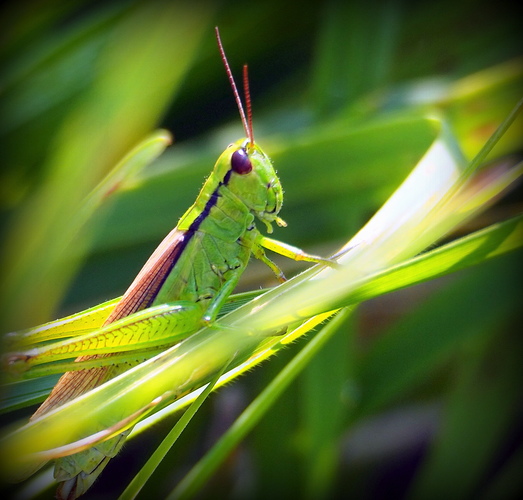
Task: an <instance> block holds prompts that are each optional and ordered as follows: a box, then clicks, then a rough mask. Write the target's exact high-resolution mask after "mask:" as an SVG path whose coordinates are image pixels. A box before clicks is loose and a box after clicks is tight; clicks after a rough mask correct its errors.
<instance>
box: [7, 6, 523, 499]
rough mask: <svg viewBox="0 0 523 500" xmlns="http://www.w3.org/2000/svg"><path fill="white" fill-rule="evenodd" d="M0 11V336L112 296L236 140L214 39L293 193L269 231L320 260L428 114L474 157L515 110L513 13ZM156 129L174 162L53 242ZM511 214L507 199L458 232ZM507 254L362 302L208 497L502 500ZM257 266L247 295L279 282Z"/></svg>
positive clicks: (255, 379) (245, 397) (208, 437)
mask: <svg viewBox="0 0 523 500" xmlns="http://www.w3.org/2000/svg"><path fill="white" fill-rule="evenodd" d="M2 9H3V13H2V15H1V16H0V17H1V18H2V19H3V21H2V25H3V27H2V48H1V50H2V53H1V57H2V59H1V60H2V63H1V82H2V84H1V87H0V88H1V113H0V138H1V139H0V140H1V141H2V142H1V144H2V172H1V175H2V181H1V203H2V233H3V236H2V241H3V243H4V244H3V249H4V259H3V262H2V266H3V267H2V275H3V277H4V278H3V280H2V281H3V282H4V287H3V293H2V319H3V325H4V326H3V328H2V330H3V331H7V330H8V329H11V328H22V327H26V326H31V325H34V324H36V323H38V322H42V321H45V320H48V319H51V318H53V317H56V316H58V315H60V314H61V313H65V312H73V311H77V310H79V309H80V308H82V307H85V306H88V305H93V304H95V303H97V302H99V301H101V300H105V299H109V298H112V297H113V296H116V295H118V294H120V293H122V292H123V291H124V289H125V288H126V286H127V285H128V284H129V283H130V281H131V280H132V278H133V277H134V275H135V274H136V273H137V272H138V270H139V268H140V266H141V265H142V264H143V262H144V261H145V259H146V258H147V257H148V255H149V254H150V253H151V252H152V250H153V249H154V248H155V246H156V245H157V244H158V242H159V241H160V239H161V238H162V237H163V236H164V235H165V234H166V233H167V232H168V231H169V230H170V229H171V228H172V227H173V226H174V225H175V224H176V222H177V220H178V218H179V217H180V216H181V215H182V213H183V212H184V210H185V209H186V208H187V207H188V206H189V205H190V204H191V203H192V202H193V201H194V198H195V196H196V194H197V192H198V189H199V188H200V186H201V184H202V182H203V179H204V177H205V176H206V175H207V174H208V173H209V172H210V170H211V168H212V165H213V163H214V161H215V159H216V158H217V156H218V155H219V153H220V152H221V151H222V150H223V148H224V147H225V146H226V145H227V144H228V143H229V142H231V141H232V140H235V139H237V138H238V137H239V136H241V135H243V132H242V129H241V124H240V121H239V118H238V115H237V111H236V108H235V105H234V101H233V97H232V94H231V90H230V88H229V86H228V82H227V79H226V77H225V72H224V69H223V67H222V64H221V61H220V59H219V55H218V51H217V48H216V43H215V39H214V33H213V27H214V26H215V25H218V26H219V27H220V30H221V34H222V38H223V42H224V45H225V50H226V52H227V55H228V57H229V60H230V63H231V66H232V68H233V72H234V73H235V74H236V75H238V77H239V75H240V71H241V65H242V64H243V63H245V62H247V63H248V64H249V73H250V80H251V92H252V99H253V108H254V130H255V136H256V138H257V141H258V142H259V143H260V144H261V145H262V147H264V149H265V150H266V151H267V152H268V154H269V155H270V156H271V157H272V158H273V159H274V161H275V165H276V167H277V169H278V173H279V176H280V178H281V180H282V183H283V186H284V189H285V204H284V208H283V211H282V216H283V218H284V219H285V220H286V221H287V222H288V224H289V227H288V228H286V229H281V230H278V232H277V234H276V237H277V238H280V239H282V240H284V241H287V242H289V243H292V244H295V245H298V246H301V247H303V248H305V249H306V250H308V251H311V252H314V253H322V254H325V255H326V254H328V253H329V252H333V251H335V250H336V249H337V246H338V245H340V244H341V243H343V242H345V241H346V240H347V239H348V237H349V236H350V234H352V233H354V232H355V231H356V230H357V229H358V228H359V227H361V225H362V224H363V223H365V222H366V220H367V219H368V218H369V217H370V216H371V215H372V214H373V213H374V211H375V210H376V209H378V208H379V206H380V205H381V204H382V203H383V202H384V201H385V200H386V199H387V197H388V196H389V195H390V194H391V193H392V191H393V190H394V189H395V187H396V186H397V185H398V184H399V183H400V182H401V181H402V179H403V178H404V177H405V176H406V175H407V173H408V172H409V171H410V169H411V168H412V167H413V166H414V165H415V164H416V162H417V161H418V160H419V158H420V157H421V156H422V155H423V153H424V152H425V151H426V149H427V148H428V146H429V145H430V143H431V140H433V135H434V132H433V130H432V129H431V127H430V125H429V124H428V122H427V120H426V119H425V117H426V116H432V117H436V118H437V119H438V120H441V121H442V122H443V123H444V126H445V127H448V129H449V130H450V132H451V133H452V134H453V135H454V137H455V141H456V144H458V145H459V147H460V148H461V150H462V151H463V154H464V155H465V156H466V157H467V158H471V157H472V156H473V155H474V154H475V153H477V151H478V150H479V149H480V147H481V146H482V145H483V144H484V142H485V141H486V139H487V138H488V137H489V135H490V134H491V133H492V132H493V130H494V129H495V127H496V126H497V125H498V124H499V123H500V122H501V121H502V120H503V118H504V117H505V116H506V115H507V114H508V113H509V111H510V110H511V109H512V108H513V107H514V105H515V104H516V102H517V101H518V100H519V99H520V98H521V96H522V94H523V92H522V90H523V86H522V74H523V69H522V68H523V66H522V62H521V61H522V59H521V56H522V53H521V48H522V47H521V38H520V37H521V35H520V32H519V27H518V19H519V18H518V15H517V13H516V7H513V6H512V4H511V3H509V2H506V3H498V4H495V5H494V4H492V3H489V2H486V1H480V0H476V1H473V0H470V1H463V2H458V3H454V2H451V1H448V0H444V1H441V2H434V3H430V2H423V1H418V2H413V1H411V2H406V1H403V2H402V1H393V0H391V1H388V2H378V3H376V4H374V5H372V6H371V5H367V4H366V3H364V2H359V1H350V2H334V1H331V2H319V3H315V2H310V3H307V2H305V3H303V4H302V5H301V7H300V10H299V12H298V11H296V5H293V4H289V3H284V2H276V1H268V2H263V3H261V2H260V3H248V4H245V3H242V2H236V1H232V2H211V1H209V2H192V3H189V2H167V1H166V2H159V1H156V2H155V1H153V2H138V1H121V2H115V1H112V2H90V1H87V0H85V1H79V2H75V3H67V2H60V1H51V0H48V1H43V0H42V1H35V2H30V1H25V2H20V3H17V4H15V3H13V2H11V3H8V4H6V5H4V6H3V7H2ZM238 77H237V78H238ZM157 127H163V128H166V129H168V130H170V131H171V132H172V133H173V135H174V138H175V143H174V145H173V147H171V148H170V149H169V150H168V151H167V152H166V153H165V154H164V155H162V157H161V158H160V159H159V160H157V161H156V162H154V164H153V165H152V166H151V167H149V168H148V169H146V170H145V171H144V172H142V173H141V174H140V175H139V176H137V177H136V178H135V179H132V180H130V181H128V182H126V183H125V184H124V185H123V186H121V189H120V190H119V191H117V192H116V193H114V194H113V195H112V196H111V197H109V199H108V200H107V201H106V203H105V204H104V206H103V207H102V209H101V210H100V211H99V212H97V214H96V215H95V217H94V219H93V221H91V224H90V225H89V228H87V229H88V230H86V231H83V232H82V233H81V234H77V233H74V232H67V231H66V230H64V228H66V227H68V225H69V224H70V222H71V219H72V218H73V217H74V216H73V215H72V214H74V212H75V209H76V208H77V207H78V205H79V203H80V201H81V200H82V198H83V197H84V196H85V195H86V194H87V193H88V192H89V191H90V190H91V189H92V188H93V187H94V186H95V185H96V183H97V182H98V181H99V180H100V178H101V177H102V175H103V174H104V172H107V171H108V169H109V168H110V167H111V166H113V165H114V164H115V163H116V162H117V161H118V160H119V159H120V158H121V157H122V156H123V155H124V154H125V153H126V152H127V151H128V150H129V149H131V148H132V147H133V146H134V145H135V144H136V143H137V142H138V141H139V140H141V139H142V138H143V137H144V136H145V135H146V134H147V133H148V132H150V131H152V130H153V129H154V128H157ZM521 132H522V124H521V120H519V121H518V122H516V123H515V124H514V126H513V127H512V129H511V130H510V132H509V133H508V134H506V136H505V137H504V138H503V141H502V142H501V143H500V144H499V145H498V147H497V148H496V150H495V151H494V152H493V154H492V155H491V159H492V160H493V161H496V160H499V159H500V158H503V157H505V156H506V155H509V154H520V153H521V140H520V139H521ZM520 207H521V201H520V193H517V192H515V193H512V194H511V195H510V196H509V197H508V198H506V199H505V200H504V201H503V202H502V203H501V204H499V205H497V206H495V207H493V208H492V209H490V210H489V211H488V212H487V213H486V214H484V215H483V216H482V217H481V218H480V219H476V220H475V221H473V222H472V223H471V224H470V226H469V227H468V228H466V229H464V231H467V232H468V231H470V230H472V229H475V228H478V227H483V226H485V225H488V224H490V223H492V222H494V221H497V220H500V219H504V218H506V217H507V216H510V215H512V214H515V213H517V212H518V211H520ZM518 257H520V255H519V256H518V255H510V256H507V257H503V258H500V259H498V260H495V261H492V262H489V263H487V264H485V265H483V266H480V267H478V268H476V269H471V270H468V271H467V272H462V273H459V274H458V275H455V276H451V277H447V278H445V279H440V280H437V281H434V282H430V283H428V284H425V285H422V286H417V287H414V288H412V289H408V290H404V291H402V292H401V293H395V294H391V295H389V296H386V297H383V298H381V299H379V300H374V301H370V302H369V303H366V304H364V305H363V306H362V307H361V308H360V309H359V311H358V313H357V314H356V315H354V316H353V317H352V318H351V321H350V324H348V325H347V326H346V328H345V329H344V330H343V331H340V332H339V334H338V335H337V336H336V337H335V338H334V339H333V341H331V342H330V344H329V345H328V346H327V347H326V348H325V349H324V351H323V352H322V356H320V357H318V359H317V360H315V362H314V363H313V364H312V365H311V366H310V368H309V369H308V371H307V372H306V373H305V374H304V376H303V377H301V378H300V380H299V381H297V382H296V383H295V384H294V385H293V388H292V390H289V391H287V393H286V395H285V397H284V398H282V399H281V400H280V401H279V403H278V405H277V406H276V407H274V408H273V409H272V411H271V413H270V414H268V415H267V416H266V417H265V419H264V420H263V421H262V423H261V424H260V425H259V426H258V427H257V428H256V431H255V432H254V433H253V435H252V436H251V437H250V438H249V439H248V440H247V441H246V442H245V443H244V444H243V445H242V446H241V447H240V448H239V449H238V450H236V452H235V454H234V455H233V456H231V457H230V460H229V461H228V462H227V463H226V464H224V466H223V470H222V471H220V474H219V477H217V478H215V479H214V480H213V482H212V483H211V484H210V485H209V486H208V490H207V493H206V494H204V495H206V496H208V497H216V495H217V492H220V496H223V497H230V498H233V497H235V496H237V497H239V498H254V497H260V498H262V497H266V496H268V495H271V496H278V497H282V498H283V497H289V496H291V495H292V496H293V497H296V496H298V497H300V498H301V497H303V498H307V497H309V498H333V497H339V496H343V497H350V496H352V497H354V498H373V499H376V498H377V499H379V498H412V499H419V498H423V499H424V498H440V497H442V496H447V497H448V496H453V498H471V497H474V498H516V496H515V495H516V493H517V492H518V491H521V478H520V477H519V476H520V474H519V470H520V469H521V465H522V464H523V448H522V446H521V444H522V439H521V437H522V430H523V429H522V428H521V424H520V422H521V410H522V408H521V395H520V391H519V390H518V387H519V386H518V384H517V380H518V376H519V375H521V371H522V370H521V359H522V358H521V340H520V338H518V335H517V334H518V320H520V319H521V317H520V315H518V309H519V303H520V294H519V291H520V282H521V281H520V279H521V273H520V267H519V265H518V260H519V259H518ZM278 262H279V263H280V264H281V265H282V267H283V268H284V269H286V270H288V272H289V273H290V274H292V272H293V270H295V269H296V268H294V267H292V266H293V264H292V263H290V264H288V263H287V262H285V261H283V260H282V261H280V260H278ZM257 264H258V263H253V264H252V265H251V266H250V269H249V270H248V272H247V273H246V276H245V279H244V280H243V281H242V285H241V286H242V289H252V288H256V287H259V286H261V285H271V284H273V279H272V278H271V277H270V275H269V273H266V272H265V270H264V269H263V266H261V265H257ZM299 347H300V345H299V343H298V345H293V346H292V347H291V348H290V349H289V350H288V351H287V352H285V353H283V354H281V355H280V356H278V357H277V358H276V359H273V360H272V361H271V362H270V363H267V364H265V365H264V366H263V367H262V368H260V369H258V370H256V371H254V372H252V373H251V374H249V375H248V376H245V377H244V378H243V379H241V380H240V381H239V382H237V383H235V384H234V385H232V386H230V387H228V388H226V389H222V390H221V391H219V392H218V393H217V394H216V395H214V396H213V398H212V400H211V404H208V405H205V406H204V408H202V410H201V411H200V412H199V413H198V414H197V416H196V419H195V420H194V421H193V422H192V424H191V427H190V428H189V429H188V431H187V432H186V433H184V435H183V436H182V439H181V441H180V442H179V443H178V444H177V447H176V449H175V452H174V453H173V454H172V455H173V456H169V457H168V460H165V461H164V463H163V464H162V468H161V470H159V471H158V473H157V475H156V476H155V478H154V480H153V481H152V483H154V484H151V485H149V488H150V489H149V490H148V492H147V494H148V495H149V496H150V497H158V498H161V497H162V496H164V495H165V491H168V489H167V488H169V487H171V486H172V484H175V483H176V481H177V480H179V478H180V477H182V475H183V473H184V472H185V471H186V470H187V468H188V467H189V464H190V463H192V462H193V461H194V460H195V459H196V458H197V457H198V456H199V455H200V454H201V453H202V452H203V451H204V450H205V449H206V448H207V447H208V446H209V444H210V443H211V442H212V441H213V440H214V439H215V438H216V436H217V435H219V434H220V432H222V430H223V429H224V428H226V427H227V425H228V424H229V423H230V422H231V421H232V420H233V419H234V417H235V416H236V415H237V414H238V412H239V411H240V410H241V408H243V407H244V406H245V405H246V404H247V403H248V402H249V401H250V400H251V399H252V397H253V396H254V395H255V394H257V393H258V392H259V390H260V389H261V388H263V387H264V386H265V385H266V383H267V380H270V379H271V378H272V376H273V375H274V374H275V373H277V372H278V371H279V370H280V369H281V367H282V366H283V365H284V364H285V363H286V362H287V360H288V358H287V357H288V356H292V355H293V353H294V352H296V349H298V348H299ZM170 424H171V422H166V423H165V424H163V425H162V426H159V431H160V432H159V436H155V435H152V434H151V433H146V434H145V435H142V436H140V437H139V438H137V439H136V440H135V441H134V442H132V443H130V444H128V445H127V446H126V448H125V450H124V452H123V453H122V455H121V456H120V457H119V458H118V459H116V460H113V461H112V463H110V465H109V466H108V468H107V470H106V472H105V473H104V474H103V475H102V477H101V479H100V480H99V481H98V482H97V483H96V485H95V489H93V494H92V495H93V498H114V497H115V495H116V494H117V493H115V492H118V491H120V490H121V488H122V485H125V484H126V481H128V477H129V474H131V476H132V474H133V471H135V470H137V468H138V467H139V465H140V464H141V463H142V461H143V456H144V455H146V450H152V449H154V446H155V444H156V443H157V442H158V440H159V439H161V437H160V436H161V435H162V431H163V432H165V429H166V428H167V427H168V426H169V425H170ZM163 426H165V428H162V427H163ZM518 481H519V483H518ZM500 495H501V496H500Z"/></svg>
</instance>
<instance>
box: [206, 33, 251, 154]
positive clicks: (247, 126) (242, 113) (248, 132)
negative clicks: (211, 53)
mask: <svg viewBox="0 0 523 500" xmlns="http://www.w3.org/2000/svg"><path fill="white" fill-rule="evenodd" d="M214 29H215V30H216V40H217V41H218V48H219V49H220V54H221V56H222V61H223V65H224V66H225V71H226V72H227V77H228V78H229V83H230V84H231V87H232V92H233V94H234V98H235V99H236V104H237V106H238V111H239V112H240V117H241V119H242V124H243V128H244V129H245V134H246V135H247V138H248V139H249V143H250V144H252V143H253V142H254V139H253V136H252V117H251V112H250V109H251V97H250V95H249V94H248V92H249V86H248V82H247V90H246V92H247V94H246V95H248V97H246V99H247V111H248V113H249V121H247V118H246V117H245V111H244V110H243V105H242V101H241V99H240V94H238V89H237V88H236V83H234V78H233V76H232V72H231V68H230V67H229V63H228V61H227V57H226V55H225V51H224V50H223V45H222V40H221V38H220V31H219V30H218V26H216V28H214ZM245 68H246V67H245V66H244V70H243V82H244V86H245V81H246V74H247V70H246V69H245Z"/></svg>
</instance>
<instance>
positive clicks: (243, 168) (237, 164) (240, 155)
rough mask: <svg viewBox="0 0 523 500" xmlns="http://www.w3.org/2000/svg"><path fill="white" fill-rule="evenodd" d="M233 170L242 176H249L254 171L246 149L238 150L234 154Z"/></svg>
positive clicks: (232, 159) (232, 160)
mask: <svg viewBox="0 0 523 500" xmlns="http://www.w3.org/2000/svg"><path fill="white" fill-rule="evenodd" d="M231 168H232V169H233V170H234V171H235V172H236V173H237V174H240V175H244V174H248V173H249V172H250V171H251V170H252V163H251V160H250V159H249V155H248V154H247V151H245V149H238V150H237V151H235V152H234V153H233V154H232V156H231Z"/></svg>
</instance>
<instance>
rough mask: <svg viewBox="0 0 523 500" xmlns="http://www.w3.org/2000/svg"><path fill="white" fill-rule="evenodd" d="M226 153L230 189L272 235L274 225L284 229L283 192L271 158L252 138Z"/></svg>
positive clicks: (235, 145)
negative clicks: (280, 216) (272, 224)
mask: <svg viewBox="0 0 523 500" xmlns="http://www.w3.org/2000/svg"><path fill="white" fill-rule="evenodd" d="M225 154H226V155H227V158H228V162H227V163H228V166H229V169H230V177H229V178H228V182H227V187H228V188H229V189H230V191H231V192H233V193H234V194H235V195H236V196H237V197H238V198H240V200H242V202H243V203H245V205H246V206H247V207H248V208H249V210H250V211H251V212H252V213H253V214H254V215H255V216H256V217H257V218H258V219H260V220H261V221H262V222H263V223H265V225H266V226H267V230H268V231H269V232H272V227H271V223H272V222H276V224H278V225H280V226H284V225H285V222H284V221H283V220H282V219H280V218H279V217H278V213H279V211H280V209H281V206H282V203H283V190H282V187H281V184H280V180H279V179H278V176H277V175H276V172H275V170H274V167H273V166H272V162H271V160H270V159H269V157H268V156H267V155H266V154H265V153H264V152H263V151H262V149H261V148H260V147H259V146H257V145H256V144H255V143H252V142H250V141H249V139H241V140H239V141H236V142H235V143H233V144H231V145H230V146H229V147H228V148H227V150H226V152H225Z"/></svg>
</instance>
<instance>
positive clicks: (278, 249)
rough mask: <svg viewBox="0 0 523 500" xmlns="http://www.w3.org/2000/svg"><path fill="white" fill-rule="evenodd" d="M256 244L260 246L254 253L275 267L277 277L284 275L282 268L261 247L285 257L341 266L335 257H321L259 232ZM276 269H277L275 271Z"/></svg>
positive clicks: (272, 267)
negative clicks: (259, 254)
mask: <svg viewBox="0 0 523 500" xmlns="http://www.w3.org/2000/svg"><path fill="white" fill-rule="evenodd" d="M255 245H257V246H258V250H253V254H254V255H255V256H256V257H257V258H259V259H260V260H263V261H264V262H265V263H266V264H267V265H269V267H270V268H271V269H273V271H274V272H275V274H276V277H278V276H279V275H281V276H283V274H282V273H281V270H280V269H279V268H278V267H277V266H276V264H274V263H273V262H272V261H270V260H269V259H268V258H267V256H266V255H265V252H264V251H263V249H262V248H260V247H263V248H266V249H267V250H271V251H272V252H274V253H278V254H280V255H283V256H284V257H287V258H289V259H292V260H295V261H303V262H314V263H316V264H325V265H326V266H330V267H334V268H336V267H338V266H339V264H338V263H337V262H336V261H335V260H333V259H326V258H325V257H320V256H319V255H312V254H308V253H306V252H304V251H303V250H302V249H301V248H298V247H295V246H293V245H289V244H288V243H284V242H283V241H278V240H275V239H273V238H268V237H267V236H263V235H262V234H260V233H258V235H257V236H256V239H255ZM256 252H258V253H260V252H261V254H262V257H258V255H257V254H256ZM265 259H266V260H269V262H270V264H271V265H270V264H268V263H267V262H266V261H265ZM275 269H276V270H277V271H275ZM279 273H280V274H279Z"/></svg>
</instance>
